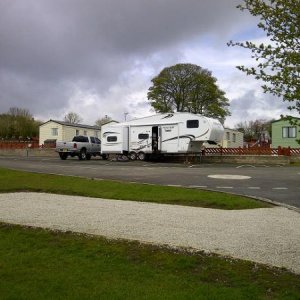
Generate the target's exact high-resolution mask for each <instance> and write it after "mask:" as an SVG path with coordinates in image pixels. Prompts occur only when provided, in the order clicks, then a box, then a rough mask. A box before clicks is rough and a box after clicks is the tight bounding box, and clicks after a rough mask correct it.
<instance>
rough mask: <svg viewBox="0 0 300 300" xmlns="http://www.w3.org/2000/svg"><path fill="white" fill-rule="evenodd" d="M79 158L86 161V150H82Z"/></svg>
mask: <svg viewBox="0 0 300 300" xmlns="http://www.w3.org/2000/svg"><path fill="white" fill-rule="evenodd" d="M78 158H79V159H80V160H85V159H86V150H85V149H81V150H80V153H79V156H78Z"/></svg>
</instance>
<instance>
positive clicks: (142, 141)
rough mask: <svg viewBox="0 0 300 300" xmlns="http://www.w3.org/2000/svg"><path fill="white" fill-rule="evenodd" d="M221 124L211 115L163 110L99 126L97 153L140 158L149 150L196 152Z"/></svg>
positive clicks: (216, 135)
mask: <svg viewBox="0 0 300 300" xmlns="http://www.w3.org/2000/svg"><path fill="white" fill-rule="evenodd" d="M223 131H224V128H223V126H222V124H221V123H220V122H219V121H218V120H215V119H211V118H207V117H204V116H202V115H196V114H191V113H165V114H157V115H154V116H150V117H145V118H140V119H135V120H132V121H128V122H124V123H117V124H113V125H110V124H107V125H103V126H102V128H101V153H102V154H122V155H128V156H129V158H130V159H132V160H134V159H136V158H139V159H141V160H144V159H145V158H147V156H149V155H151V154H157V155H163V154H178V153H199V152H200V151H201V146H202V144H203V143H204V142H209V143H214V144H216V143H218V142H220V141H221V140H222V137H223Z"/></svg>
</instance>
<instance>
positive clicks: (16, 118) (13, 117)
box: [0, 107, 41, 138]
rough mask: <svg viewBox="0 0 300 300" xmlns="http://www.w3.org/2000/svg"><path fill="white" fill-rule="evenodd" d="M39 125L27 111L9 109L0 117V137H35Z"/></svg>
mask: <svg viewBox="0 0 300 300" xmlns="http://www.w3.org/2000/svg"><path fill="white" fill-rule="evenodd" d="M40 123H41V122H39V121H35V120H34V118H33V117H32V115H31V113H30V112H29V110H27V109H23V108H18V107H11V108H10V109H9V111H8V112H7V113H5V114H1V115H0V137H1V138H28V137H29V138H31V137H37V136H38V133H39V125H40Z"/></svg>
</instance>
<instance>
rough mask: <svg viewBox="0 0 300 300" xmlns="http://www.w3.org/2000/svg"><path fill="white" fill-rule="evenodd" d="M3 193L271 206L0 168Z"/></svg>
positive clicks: (244, 199)
mask: <svg viewBox="0 0 300 300" xmlns="http://www.w3.org/2000/svg"><path fill="white" fill-rule="evenodd" d="M0 182H1V185H0V192H2V193H3V192H15V191H35V192H46V193H56V194H67V195H81V196H89V197H96V198H106V199H121V200H133V201H143V202H155V203H165V204H178V205H190V206H199V207H210V208H220V209H250V208H262V207H270V206H271V205H270V204H267V203H264V202H261V201H256V200H253V199H251V198H247V197H241V196H236V195H231V194H226V193H218V192H210V191H204V190H197V189H188V188H179V187H168V186H158V185H147V184H135V183H125V182H118V181H108V180H92V179H86V178H78V177H70V176H59V175H49V174H36V173H29V172H22V171H14V170H9V169H4V168H0Z"/></svg>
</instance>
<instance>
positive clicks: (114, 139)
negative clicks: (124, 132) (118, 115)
mask: <svg viewBox="0 0 300 300" xmlns="http://www.w3.org/2000/svg"><path fill="white" fill-rule="evenodd" d="M107 141H108V142H116V141H117V137H116V136H108V137H107Z"/></svg>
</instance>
